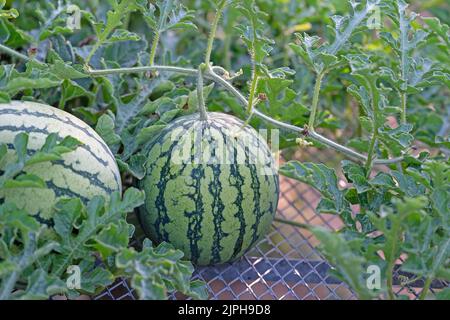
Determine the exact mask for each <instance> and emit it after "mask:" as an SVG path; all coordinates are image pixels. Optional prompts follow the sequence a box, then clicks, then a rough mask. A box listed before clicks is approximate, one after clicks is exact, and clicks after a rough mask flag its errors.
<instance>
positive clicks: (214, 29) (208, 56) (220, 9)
mask: <svg viewBox="0 0 450 320" xmlns="http://www.w3.org/2000/svg"><path fill="white" fill-rule="evenodd" d="M226 4H227V1H226V0H222V1H220V3H219V5H218V7H217V11H216V15H215V16H214V20H213V22H212V24H211V31H210V33H209V37H208V43H207V45H206V53H205V63H206V65H207V66H210V64H211V51H212V47H213V43H214V38H215V37H216V32H217V26H218V25H219V21H220V17H221V16H222V12H223V10H224V9H225V6H226Z"/></svg>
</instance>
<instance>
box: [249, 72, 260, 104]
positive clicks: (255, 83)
mask: <svg viewBox="0 0 450 320" xmlns="http://www.w3.org/2000/svg"><path fill="white" fill-rule="evenodd" d="M258 80H259V77H258V74H257V73H256V72H255V73H254V75H253V78H252V83H251V85H250V95H249V97H248V106H247V112H248V113H251V112H252V110H253V101H254V99H255V94H256V89H257V88H258Z"/></svg>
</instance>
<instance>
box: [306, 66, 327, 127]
mask: <svg viewBox="0 0 450 320" xmlns="http://www.w3.org/2000/svg"><path fill="white" fill-rule="evenodd" d="M324 76H325V72H324V71H322V72H320V73H319V74H318V75H317V78H316V84H315V85H314V93H313V101H312V106H311V115H310V116H309V122H308V127H309V129H310V130H313V131H314V125H315V121H316V113H317V107H318V105H319V93H320V88H321V86H322V80H323V77H324Z"/></svg>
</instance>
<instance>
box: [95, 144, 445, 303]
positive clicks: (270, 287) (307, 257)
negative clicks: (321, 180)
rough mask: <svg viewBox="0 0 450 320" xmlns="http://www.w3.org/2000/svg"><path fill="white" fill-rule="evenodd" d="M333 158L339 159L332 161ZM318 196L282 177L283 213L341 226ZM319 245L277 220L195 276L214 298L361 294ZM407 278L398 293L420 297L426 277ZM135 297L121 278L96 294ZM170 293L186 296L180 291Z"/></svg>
mask: <svg viewBox="0 0 450 320" xmlns="http://www.w3.org/2000/svg"><path fill="white" fill-rule="evenodd" d="M312 150H314V149H312ZM297 158H298V157H297ZM300 158H301V160H302V161H315V162H327V164H329V165H336V164H337V163H338V162H339V159H336V155H335V154H334V153H332V152H330V151H325V152H324V151H323V150H321V151H318V152H315V151H309V152H307V153H302V155H301V156H300ZM330 159H334V161H331V163H330ZM319 200H320V195H319V193H318V192H317V191H316V190H314V189H313V188H311V187H309V186H307V185H305V184H303V183H300V182H297V181H295V180H292V179H289V178H286V177H280V200H279V203H278V209H277V215H278V216H279V217H282V218H284V219H289V220H292V221H297V222H302V223H307V224H311V225H315V226H323V227H326V228H329V229H333V230H338V229H339V228H341V226H342V222H341V220H340V218H339V217H338V216H335V215H329V214H317V213H316V212H315V207H316V205H317V204H318V202H319ZM317 245H318V241H317V239H315V237H314V236H313V235H312V234H311V233H310V232H309V231H307V230H301V229H299V228H296V227H293V226H290V225H284V224H278V223H274V224H273V225H272V228H271V230H270V232H269V234H268V235H267V236H266V237H265V238H264V239H263V240H262V241H260V242H259V243H258V244H257V245H256V246H255V247H254V248H253V249H252V250H251V251H250V252H248V253H247V254H246V255H245V256H244V257H243V258H242V259H240V260H238V261H235V262H233V263H227V264H223V265H218V266H209V267H198V268H197V269H196V270H195V273H194V278H196V279H200V280H202V281H204V282H205V283H206V285H207V289H208V291H209V298H210V299H219V300H222V299H230V300H235V299H239V300H273V299H277V300H285V299H295V300H324V299H356V298H357V297H356V296H355V294H354V293H353V292H352V291H351V290H350V288H349V287H348V286H347V285H346V284H345V283H343V282H342V281H340V280H338V279H336V278H334V277H332V276H330V275H329V274H328V273H329V272H328V271H329V269H330V268H331V267H330V265H329V264H328V263H327V261H326V260H325V259H324V258H323V256H322V255H321V254H320V253H319V252H318V251H317V249H316V247H317ZM402 279H411V275H408V274H405V273H402V274H399V273H398V272H396V274H395V278H394V284H395V285H396V286H395V289H396V293H397V294H407V295H410V296H411V297H412V298H417V297H418V295H419V294H420V291H421V287H422V286H423V281H421V280H417V281H414V282H410V283H408V284H402V282H403V280H402ZM448 286H449V284H448V283H445V282H443V281H440V280H435V281H433V283H432V285H431V288H430V289H431V290H430V291H431V294H435V291H434V290H436V289H437V290H439V289H442V288H445V287H448ZM135 298H136V296H135V293H134V292H133V289H132V288H131V287H130V286H129V284H128V283H127V280H126V279H121V280H120V281H118V282H116V283H115V284H114V285H112V286H110V287H108V288H107V289H106V290H105V291H104V292H103V293H101V294H100V295H98V296H97V297H95V299H114V300H122V299H135ZM171 298H172V299H184V298H185V297H183V296H182V295H179V294H177V293H175V294H173V295H172V296H171Z"/></svg>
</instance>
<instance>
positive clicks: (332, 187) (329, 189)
mask: <svg viewBox="0 0 450 320" xmlns="http://www.w3.org/2000/svg"><path fill="white" fill-rule="evenodd" d="M279 173H280V174H282V175H284V176H286V177H289V178H293V179H296V180H299V181H301V182H304V183H306V184H308V185H310V186H311V187H313V188H315V189H317V190H318V191H319V192H320V193H321V194H322V197H323V198H322V201H326V203H322V202H321V205H320V207H319V209H321V210H325V209H326V211H324V213H335V214H339V215H341V217H342V218H343V220H344V222H345V223H346V224H347V225H353V224H354V222H353V219H352V217H351V208H350V203H349V202H348V201H347V200H346V199H345V196H344V193H343V192H342V191H341V190H340V189H339V188H338V185H337V177H336V174H335V172H334V170H333V169H330V168H328V167H327V166H325V165H323V164H315V163H301V162H299V161H289V162H287V163H285V164H284V165H282V166H281V167H280V169H279ZM323 199H325V200H323Z"/></svg>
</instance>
